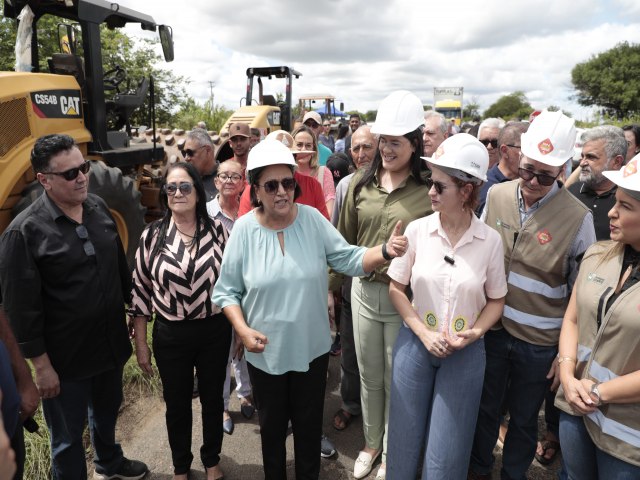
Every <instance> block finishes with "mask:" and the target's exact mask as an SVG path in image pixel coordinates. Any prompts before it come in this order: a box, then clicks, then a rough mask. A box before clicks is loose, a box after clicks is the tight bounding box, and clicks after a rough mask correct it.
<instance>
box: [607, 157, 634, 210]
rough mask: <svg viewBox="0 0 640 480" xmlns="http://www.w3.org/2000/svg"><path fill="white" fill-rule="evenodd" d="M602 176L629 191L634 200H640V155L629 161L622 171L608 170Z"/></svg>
mask: <svg viewBox="0 0 640 480" xmlns="http://www.w3.org/2000/svg"><path fill="white" fill-rule="evenodd" d="M602 174H603V175H604V176H605V177H607V178H608V179H609V180H611V181H612V182H613V183H615V184H616V185H617V186H619V187H621V188H623V189H625V190H628V191H629V193H630V194H631V196H633V198H636V199H638V200H640V154H638V155H636V156H635V157H633V158H632V159H631V160H629V163H627V164H626V165H623V166H622V168H621V169H620V170H607V171H606V172H602Z"/></svg>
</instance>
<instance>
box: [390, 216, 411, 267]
mask: <svg viewBox="0 0 640 480" xmlns="http://www.w3.org/2000/svg"><path fill="white" fill-rule="evenodd" d="M408 247H409V240H408V239H407V237H405V236H404V235H403V234H402V220H398V223H396V226H395V227H394V229H393V232H392V233H391V237H389V240H388V241H387V253H388V254H389V255H391V256H392V257H393V258H395V257H401V256H403V255H404V254H405V253H407V248H408Z"/></svg>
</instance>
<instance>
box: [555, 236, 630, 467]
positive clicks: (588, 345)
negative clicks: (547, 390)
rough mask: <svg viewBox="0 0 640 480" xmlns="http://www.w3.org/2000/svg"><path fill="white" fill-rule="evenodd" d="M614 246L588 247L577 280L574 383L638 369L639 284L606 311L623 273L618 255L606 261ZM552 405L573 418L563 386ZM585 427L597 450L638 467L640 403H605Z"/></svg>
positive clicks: (616, 375)
mask: <svg viewBox="0 0 640 480" xmlns="http://www.w3.org/2000/svg"><path fill="white" fill-rule="evenodd" d="M612 244H613V242H611V241H607V242H599V243H597V244H595V245H593V246H592V247H590V248H589V250H587V253H586V254H585V256H584V259H583V261H582V264H581V265H580V274H579V275H578V279H577V280H576V288H577V289H578V290H577V306H578V359H577V363H576V373H575V376H576V378H578V379H582V378H589V379H591V380H593V381H594V382H606V381H607V380H612V379H614V378H617V377H619V376H622V375H626V374H628V373H632V372H637V371H638V370H640V312H639V311H638V308H640V307H639V305H640V283H636V284H635V285H634V286H632V287H631V288H629V289H628V290H626V291H625V292H623V293H622V294H620V296H619V297H618V298H617V299H616V300H615V302H613V304H612V305H611V308H609V310H608V311H607V312H606V313H605V307H606V304H607V301H608V299H609V298H610V297H611V295H612V294H613V293H614V290H615V288H616V286H617V285H618V282H619V281H620V275H621V269H622V258H623V255H622V254H620V255H619V256H615V257H612V258H609V259H606V260H604V258H605V257H606V252H607V251H608V250H609V249H610V248H611V246H612ZM598 319H599V320H600V322H601V324H600V329H598ZM556 406H557V407H558V408H560V409H561V410H563V411H564V412H566V413H568V414H569V415H576V413H575V412H574V411H573V410H572V409H571V407H570V406H569V404H568V403H567V401H566V400H565V397H564V391H563V389H562V386H561V387H560V389H559V390H558V394H557V396H556ZM584 423H585V426H586V427H587V431H588V432H589V436H590V437H591V439H592V440H593V443H595V444H596V446H597V447H598V448H599V449H600V450H603V451H604V452H606V453H608V454H610V455H612V456H614V457H616V458H619V459H621V460H624V461H625V462H628V463H631V464H633V465H637V466H640V402H635V403H619V404H616V403H608V404H604V405H602V406H601V407H599V408H598V409H597V410H596V411H595V412H594V413H590V414H589V415H587V416H585V417H584Z"/></svg>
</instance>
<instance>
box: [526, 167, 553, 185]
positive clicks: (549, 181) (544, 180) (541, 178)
mask: <svg viewBox="0 0 640 480" xmlns="http://www.w3.org/2000/svg"><path fill="white" fill-rule="evenodd" d="M558 175H560V172H558ZM558 175H556V176H555V177H554V176H553V175H549V174H547V173H535V172H534V171H533V170H527V169H526V168H518V176H519V177H520V178H522V179H523V180H526V181H527V182H528V181H529V180H532V179H533V177H536V178H537V179H538V183H539V184H540V185H542V186H543V187H548V186H550V185H553V182H555V181H556V178H558Z"/></svg>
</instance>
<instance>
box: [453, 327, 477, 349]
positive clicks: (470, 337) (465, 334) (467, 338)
mask: <svg viewBox="0 0 640 480" xmlns="http://www.w3.org/2000/svg"><path fill="white" fill-rule="evenodd" d="M481 336H482V329H481V328H477V327H475V328H470V329H468V330H463V331H462V332H460V333H458V334H457V337H458V338H453V337H452V336H450V335H449V332H448V331H447V332H445V340H446V341H447V345H448V347H449V349H450V350H454V351H455V350H462V349H463V348H464V347H466V346H467V345H469V344H471V343H473V342H475V341H476V340H478V339H479V338H480V337H481Z"/></svg>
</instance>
